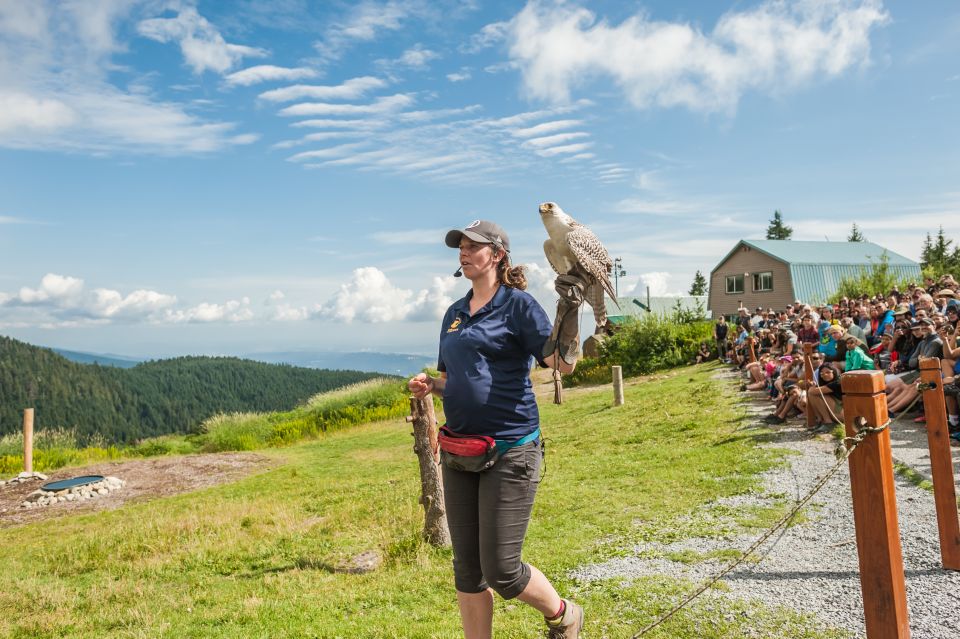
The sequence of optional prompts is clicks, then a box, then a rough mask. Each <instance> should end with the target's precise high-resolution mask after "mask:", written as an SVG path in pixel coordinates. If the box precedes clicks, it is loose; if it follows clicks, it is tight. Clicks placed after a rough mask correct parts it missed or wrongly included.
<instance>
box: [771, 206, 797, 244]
mask: <svg viewBox="0 0 960 639" xmlns="http://www.w3.org/2000/svg"><path fill="white" fill-rule="evenodd" d="M791 235H793V229H792V228H790V227H789V226H786V225H785V224H784V223H783V217H782V216H781V215H780V211H779V210H776V211H774V212H773V219H772V220H770V226H768V227H767V239H768V240H789V239H790V236H791Z"/></svg>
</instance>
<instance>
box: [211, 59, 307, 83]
mask: <svg viewBox="0 0 960 639" xmlns="http://www.w3.org/2000/svg"><path fill="white" fill-rule="evenodd" d="M317 75H319V74H318V73H317V71H316V70H314V69H310V68H308V67H297V68H292V69H291V68H287V67H275V66H273V65H270V64H261V65H259V66H255V67H249V68H247V69H241V70H240V71H236V72H234V73H231V74H230V75H228V76H227V77H225V78H224V80H225V81H226V83H227V84H229V85H231V86H243V87H247V86H250V85H252V84H260V83H261V82H276V81H285V82H289V81H292V80H306V79H307V78H315V77H317Z"/></svg>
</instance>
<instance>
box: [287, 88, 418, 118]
mask: <svg viewBox="0 0 960 639" xmlns="http://www.w3.org/2000/svg"><path fill="white" fill-rule="evenodd" d="M413 102H414V99H413V96H411V95H409V94H406V93H397V94H395V95H390V96H385V97H381V98H377V99H376V100H374V101H373V102H372V103H370V104H330V103H328V102H304V103H303V104H294V105H292V106H288V107H286V108H285V109H282V110H281V111H280V115H285V116H311V115H347V116H356V115H364V114H379V113H390V112H393V111H399V110H401V109H403V108H405V107H408V106H410V105H411V104H413Z"/></svg>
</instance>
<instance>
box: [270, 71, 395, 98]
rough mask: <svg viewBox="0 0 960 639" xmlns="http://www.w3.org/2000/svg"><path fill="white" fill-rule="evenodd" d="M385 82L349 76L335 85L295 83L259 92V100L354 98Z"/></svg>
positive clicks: (365, 77) (383, 84)
mask: <svg viewBox="0 0 960 639" xmlns="http://www.w3.org/2000/svg"><path fill="white" fill-rule="evenodd" d="M385 86H387V83H386V82H385V81H383V80H381V79H380V78H374V77H371V76H363V77H360V78H350V79H349V80H347V81H345V82H344V83H343V84H339V85H336V86H316V85H309V84H295V85H293V86H289V87H282V88H280V89H273V90H272V91H265V92H263V93H261V94H260V96H259V97H260V99H261V100H267V101H269V102H291V101H293V100H304V99H307V100H356V99H357V98H360V97H362V96H363V95H364V94H366V93H367V92H368V91H372V90H374V89H380V88H382V87H385Z"/></svg>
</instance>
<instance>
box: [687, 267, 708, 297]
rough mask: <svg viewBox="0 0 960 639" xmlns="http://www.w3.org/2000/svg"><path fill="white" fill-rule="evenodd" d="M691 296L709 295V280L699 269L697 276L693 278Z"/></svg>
mask: <svg viewBox="0 0 960 639" xmlns="http://www.w3.org/2000/svg"><path fill="white" fill-rule="evenodd" d="M688 294H689V295H706V294H707V278H705V277H704V276H703V273H701V272H700V270H699V269H697V274H696V275H694V276H693V284H691V285H690V292H689V293H688Z"/></svg>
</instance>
